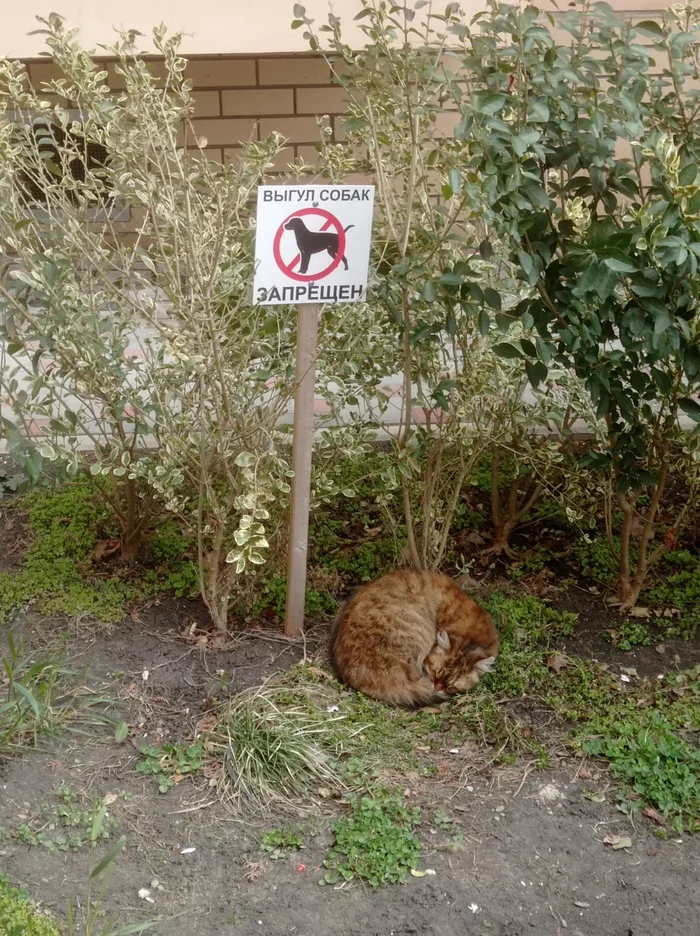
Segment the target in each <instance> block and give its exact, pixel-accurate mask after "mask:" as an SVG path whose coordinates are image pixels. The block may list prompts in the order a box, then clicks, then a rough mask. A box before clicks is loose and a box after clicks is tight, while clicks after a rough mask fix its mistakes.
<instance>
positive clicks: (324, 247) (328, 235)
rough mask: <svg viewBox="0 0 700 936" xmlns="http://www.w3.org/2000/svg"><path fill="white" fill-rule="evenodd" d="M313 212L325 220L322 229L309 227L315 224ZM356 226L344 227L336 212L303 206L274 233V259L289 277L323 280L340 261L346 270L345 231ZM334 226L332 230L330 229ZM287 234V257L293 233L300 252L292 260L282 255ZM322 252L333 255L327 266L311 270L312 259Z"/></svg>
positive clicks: (303, 279) (307, 280) (306, 280)
mask: <svg viewBox="0 0 700 936" xmlns="http://www.w3.org/2000/svg"><path fill="white" fill-rule="evenodd" d="M311 215H316V216H317V218H320V219H321V220H322V222H323V223H322V225H321V227H320V229H319V230H312V229H311V228H310V227H309V226H308V225H312V226H313V224H314V222H313V221H312V220H311V218H310V217H309V216H311ZM304 219H306V220H304ZM307 221H308V225H307ZM316 223H318V221H316ZM354 226H355V225H354V224H348V225H347V227H345V228H344V227H343V226H342V224H341V222H340V221H339V220H338V218H336V217H335V215H332V214H331V213H330V212H329V211H326V210H325V209H323V208H301V209H299V210H298V211H295V212H294V214H291V215H290V216H289V217H288V218H285V220H284V221H283V222H282V224H281V225H280V226H279V228H278V230H277V233H276V234H275V239H274V243H273V253H274V257H275V262H276V264H277V266H278V267H279V269H280V270H281V271H282V272H283V273H284V274H285V275H286V276H289V277H290V278H291V279H294V280H300V281H302V282H311V281H317V280H321V279H324V278H325V277H326V276H328V275H329V274H331V273H332V272H333V271H334V270H335V269H336V268H337V267H338V266H339V265H340V264H341V263H342V264H343V267H344V269H346V270H347V269H348V261H347V257H346V256H345V244H346V238H345V234H346V232H347V231H349V230H350V228H352V227H354ZM331 228H332V229H333V230H331ZM285 234H287V237H286V238H285V245H286V247H285V253H286V254H287V256H289V242H290V237H289V235H292V236H293V238H294V241H293V243H294V242H295V243H296V249H297V251H298V253H296V254H295V255H294V257H293V258H292V259H291V260H289V261H285V260H284V259H283V257H282V250H281V247H282V237H283V235H285ZM323 253H327V254H328V255H329V256H330V258H331V262H330V264H329V265H328V266H326V267H325V268H324V269H321V270H317V271H316V272H314V273H309V272H308V270H309V264H310V263H311V260H312V258H313V257H314V256H315V255H316V254H323ZM300 261H301V262H300ZM297 264H299V272H296V267H297Z"/></svg>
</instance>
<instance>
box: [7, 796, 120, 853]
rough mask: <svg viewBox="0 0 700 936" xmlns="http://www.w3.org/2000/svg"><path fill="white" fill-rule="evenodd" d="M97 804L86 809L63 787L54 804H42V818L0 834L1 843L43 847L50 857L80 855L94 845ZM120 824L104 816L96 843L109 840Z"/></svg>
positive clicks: (78, 799)
mask: <svg viewBox="0 0 700 936" xmlns="http://www.w3.org/2000/svg"><path fill="white" fill-rule="evenodd" d="M93 823H94V804H91V806H90V808H86V805H85V803H84V802H83V800H82V797H81V796H80V795H79V794H78V793H75V792H73V791H72V790H70V789H69V788H68V787H67V786H65V785H61V786H60V787H59V788H58V790H57V791H56V794H55V800H54V802H50V803H42V805H41V808H40V810H39V814H38V815H37V816H35V817H33V818H31V819H28V820H26V821H25V822H22V823H20V825H18V826H17V827H16V828H14V829H11V830H6V829H3V830H0V839H2V838H4V839H5V840H6V841H15V842H22V843H23V844H24V845H30V846H40V847H41V848H44V849H45V850H46V851H47V852H49V854H58V853H59V852H67V851H77V850H78V849H81V848H84V847H86V846H88V845H90V844H91V843H92V841H93V839H92V836H93ZM116 827H117V824H116V822H115V820H114V819H113V818H112V817H111V816H109V815H107V813H106V812H105V816H104V819H103V821H102V823H101V824H100V828H99V834H98V837H97V839H96V841H103V840H107V839H108V838H110V837H111V836H112V835H113V833H114V831H115V829H116Z"/></svg>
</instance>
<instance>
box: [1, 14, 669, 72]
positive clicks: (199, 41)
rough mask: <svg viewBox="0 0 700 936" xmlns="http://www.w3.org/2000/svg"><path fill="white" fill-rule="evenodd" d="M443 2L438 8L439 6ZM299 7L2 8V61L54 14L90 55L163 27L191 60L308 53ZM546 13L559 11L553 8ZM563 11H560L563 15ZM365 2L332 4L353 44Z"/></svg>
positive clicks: (31, 51) (36, 41)
mask: <svg viewBox="0 0 700 936" xmlns="http://www.w3.org/2000/svg"><path fill="white" fill-rule="evenodd" d="M303 2H305V6H306V8H307V10H308V14H309V16H311V17H313V18H314V19H315V20H316V25H320V23H321V22H323V21H325V19H326V15H327V12H328V9H329V0H303ZM611 2H612V5H613V6H614V7H615V8H616V9H618V10H634V11H647V12H649V13H652V12H653V11H655V10H659V9H663V8H665V7H666V6H668V3H667V2H664V0H611ZM441 4H442V0H441V2H440V3H439V4H438V6H440V5H441ZM293 5H294V4H293V0H116V2H109V0H0V25H1V26H2V30H1V31H0V55H2V56H8V57H11V58H34V57H35V56H37V55H39V54H40V53H41V52H42V50H43V48H44V46H43V42H42V37H41V36H30V35H28V33H30V32H31V31H32V30H33V29H36V28H37V25H38V24H37V22H36V19H35V17H36V15H37V14H38V15H41V16H48V14H49V13H51V12H52V11H54V10H56V11H57V12H60V13H61V15H62V16H64V17H65V18H66V20H67V21H68V23H69V24H70V25H71V26H76V27H79V28H80V40H81V42H82V43H83V45H85V46H88V47H93V46H97V45H98V44H108V43H111V42H113V41H114V38H113V37H114V29H115V27H117V28H119V27H124V28H127V29H138V30H140V32H142V33H144V34H145V35H150V32H151V29H152V27H153V26H154V25H157V24H159V23H165V24H166V26H168V28H169V29H171V30H173V31H177V30H182V31H183V32H185V33H188V34H189V35H187V36H186V37H185V40H184V43H183V52H184V53H185V54H186V55H218V54H229V55H233V54H241V53H243V54H248V55H250V54H251V53H252V54H261V53H266V52H278V53H279V52H304V51H308V46H307V44H306V42H305V41H304V39H303V38H302V32H303V30H292V29H290V24H291V21H292V18H293V14H292V8H293ZM542 6H543V7H549V8H550V9H552V8H553V6H552V3H551V2H550V0H542ZM462 7H463V9H464V10H465V12H466V13H467V14H468V15H471V14H473V13H476V12H477V11H478V10H480V9H483V8H484V3H483V0H462ZM565 8H566V6H565V4H560V9H565ZM360 9H361V5H360V0H333V12H334V13H335V14H336V15H337V16H340V17H341V18H342V20H343V21H344V23H345V24H346V26H345V29H346V36H347V39H348V41H352V40H354V39H357V38H358V37H359V35H360V33H359V30H358V29H357V26H356V25H355V24H353V22H352V20H353V17H354V16H355V14H356V13H357V12H358V11H359V10H360Z"/></svg>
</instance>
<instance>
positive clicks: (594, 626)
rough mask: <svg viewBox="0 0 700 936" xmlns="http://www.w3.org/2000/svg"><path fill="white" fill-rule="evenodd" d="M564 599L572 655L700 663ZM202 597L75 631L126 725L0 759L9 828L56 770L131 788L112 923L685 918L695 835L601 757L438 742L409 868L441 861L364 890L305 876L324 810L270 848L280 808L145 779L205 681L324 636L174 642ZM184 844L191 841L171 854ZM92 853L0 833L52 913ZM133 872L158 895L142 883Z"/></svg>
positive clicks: (2, 815) (254, 672)
mask: <svg viewBox="0 0 700 936" xmlns="http://www.w3.org/2000/svg"><path fill="white" fill-rule="evenodd" d="M574 594H576V593H575V592H574ZM572 602H573V605H574V606H571V610H576V611H578V612H579V614H580V615H581V617H580V627H579V628H578V629H577V634H576V637H575V638H573V639H571V640H570V644H569V646H568V647H567V651H568V652H569V653H575V654H578V655H581V656H594V657H596V658H597V659H600V660H606V661H607V662H609V663H610V665H611V666H618V665H620V663H622V665H625V666H636V667H637V668H638V669H639V671H640V673H641V672H657V671H658V672H663V671H665V670H667V669H669V668H671V667H673V666H675V665H676V662H675V661H674V657H675V655H676V654H677V653H678V654H680V655H681V660H680V663H681V665H686V666H690V665H693V664H694V663H696V662H698V660H700V645H699V644H698V642H697V641H696V642H695V643H693V644H679V645H678V646H672V645H670V644H667V645H666V648H665V653H664V654H660V653H658V652H657V651H656V650H655V649H654V648H653V647H647V648H638V649H637V650H635V651H631V652H629V653H622V652H621V651H615V650H613V649H612V648H611V646H610V644H608V643H606V642H605V641H604V640H602V638H601V634H602V632H603V631H604V629H605V627H606V626H609V623H610V614H609V612H608V611H606V610H605V608H604V606H603V604H602V601H600V600H599V599H596V598H595V596H591V595H583V597H579V598H573V599H572ZM577 602H578V605H577ZM559 604H560V606H562V605H563V604H566V601H565V600H564V599H562V600H561V601H559ZM569 604H570V605H571V602H570V603H569ZM576 605H577V606H576ZM196 611H197V609H196V607H193V606H192V605H187V604H185V603H178V604H176V603H164V604H162V605H160V606H155V607H153V608H150V609H148V610H144V611H142V612H140V614H139V615H137V620H133V619H132V620H127V621H126V622H124V623H123V624H120V625H119V626H118V627H116V628H113V629H111V630H107V629H106V628H104V627H99V628H93V629H91V628H86V627H80V628H79V629H78V631H77V632H76V630H75V628H74V629H73V631H72V637H71V639H70V643H69V645H68V647H67V648H66V656H67V658H68V659H70V660H71V663H72V665H74V666H75V667H77V668H81V667H84V668H85V680H86V683H87V684H88V685H90V686H92V687H94V688H95V689H96V690H99V691H103V690H106V691H109V692H110V693H111V695H112V696H113V697H115V698H117V699H119V709H120V711H121V713H122V716H121V717H124V718H125V719H126V720H127V721H128V722H129V723H130V724H131V725H132V726H134V730H133V732H132V738H133V741H132V740H130V741H127V742H126V743H125V744H121V745H118V744H116V743H115V742H114V741H113V738H112V732H111V730H109V729H107V728H105V730H104V732H103V733H102V736H101V737H100V736H98V737H94V736H92V737H90V736H81V735H73V736H71V737H70V738H69V739H67V740H66V741H64V742H62V743H60V744H56V745H55V746H54V748H53V749H52V750H50V751H43V752H39V753H34V754H31V755H29V756H27V757H25V758H22V759H9V760H8V759H6V760H2V759H0V826H5V827H7V828H14V827H16V825H17V823H18V822H20V821H22V820H21V817H23V816H24V817H26V816H32V815H35V814H37V813H38V812H39V810H40V807H41V804H42V803H44V802H46V801H47V798H50V797H51V795H52V791H55V790H56V788H57V787H58V786H59V784H61V783H65V784H66V785H67V786H68V787H70V788H71V789H72V790H75V791H82V792H83V793H85V794H86V795H88V796H89V795H91V794H92V793H95V794H98V795H101V796H104V795H106V794H108V793H113V794H123V793H126V794H128V795H127V796H126V798H119V799H117V800H116V802H114V804H113V805H112V806H111V807H110V810H111V812H112V814H113V816H114V818H115V819H116V821H117V823H118V830H119V832H120V833H123V834H125V835H126V836H127V848H126V850H125V851H124V852H123V853H122V854H121V855H120V857H119V858H118V860H117V862H116V866H115V873H114V876H113V878H112V879H111V882H110V884H109V889H108V893H107V907H108V909H109V910H110V911H111V912H113V913H114V914H116V915H117V916H118V918H119V920H120V922H121V923H122V924H125V923H131V922H135V921H138V920H143V919H148V918H158V919H159V922H158V924H157V926H156V929H155V932H156V933H158V934H162V936H191V934H193V933H196V934H197V936H256V934H265V936H292V934H293V936H432V934H434V936H471V934H480V936H487V934H488V936H524V934H533V936H650V934H654V936H696V934H697V933H698V919H700V890H699V889H698V887H697V881H698V873H699V871H700V837H696V838H692V837H689V836H685V835H684V836H675V835H670V836H669V838H668V839H667V840H666V841H661V840H659V839H658V838H656V837H655V835H654V828H655V827H654V826H653V825H652V823H651V822H650V821H649V820H647V819H644V818H637V819H631V818H629V817H627V816H625V815H623V814H622V813H620V812H619V811H617V809H616V808H615V805H614V793H613V792H612V791H610V789H609V784H608V781H607V779H606V777H605V775H604V774H601V773H598V772H597V771H596V769H595V766H594V765H591V764H584V762H583V761H582V760H581V759H577V758H572V757H569V756H568V755H566V754H565V753H562V755H561V756H560V757H557V756H556V755H555V757H554V758H553V766H552V767H551V768H550V769H548V770H546V771H538V770H536V769H535V765H534V764H533V763H529V762H521V763H517V764H514V765H509V766H508V767H503V768H495V767H491V766H484V763H485V761H486V759H485V758H484V757H483V756H481V755H482V754H483V752H480V751H479V750H478V748H477V746H476V745H473V746H469V745H463V746H462V747H460V749H459V753H456V754H451V753H450V752H449V749H450V740H449V739H448V738H446V739H445V749H444V751H443V752H442V757H443V758H444V761H445V762H446V763H448V764H453V765H454V768H455V769H452V770H451V771H447V773H446V774H445V776H447V777H448V779H447V780H443V781H440V780H435V781H426V780H425V779H424V778H422V777H419V776H418V775H417V774H416V775H415V776H411V775H410V774H409V775H407V776H406V778H405V784H406V794H407V796H408V797H409V798H410V799H411V800H412V801H413V802H415V803H417V804H419V805H421V806H422V807H423V822H422V823H421V827H420V835H421V837H422V839H423V841H424V853H423V860H422V863H421V868H423V869H424V870H425V869H432V870H434V872H435V873H434V874H429V875H427V876H425V877H422V878H409V880H408V882H407V883H406V884H405V885H400V886H392V887H385V888H381V889H379V890H376V891H372V890H371V889H369V888H366V887H365V886H363V885H358V884H353V885H350V886H348V885H346V886H344V887H333V886H326V887H319V881H320V880H321V878H322V867H321V864H322V861H323V858H324V855H325V854H326V852H327V849H328V847H329V845H330V843H331V834H330V831H329V821H330V815H323V816H318V817H316V819H314V820H313V821H312V822H311V824H310V826H309V832H310V834H309V836H308V837H307V840H306V842H307V844H306V847H305V848H304V849H303V850H302V851H301V852H298V853H295V854H292V855H290V856H289V857H288V858H287V859H283V860H280V861H274V862H273V861H270V860H269V859H267V858H265V857H264V856H263V855H262V854H261V852H260V847H259V842H260V837H261V835H262V834H263V832H264V831H266V830H268V829H270V828H272V827H274V826H275V825H279V824H280V822H282V821H284V820H283V818H282V817H279V818H276V817H272V818H269V819H266V820H264V821H262V820H256V821H240V820H239V819H237V818H236V817H235V816H232V815H231V813H229V812H227V811H226V810H225V809H224V808H223V807H222V806H221V805H220V804H219V802H218V801H217V799H216V794H215V792H213V791H212V790H211V789H210V788H209V787H208V785H207V781H206V780H202V781H199V780H198V781H196V782H192V781H191V780H189V779H184V780H183V781H182V782H181V783H179V784H178V785H177V786H176V787H175V788H174V789H173V790H171V791H170V792H168V793H166V794H160V793H158V791H157V789H156V785H155V784H154V782H153V780H152V779H151V778H148V777H143V776H142V775H141V774H139V773H137V772H136V770H135V766H136V763H137V760H138V753H137V751H138V749H139V748H140V746H141V745H142V744H145V743H157V742H159V741H164V740H169V741H175V740H183V741H184V740H187V739H188V738H191V737H192V732H193V730H194V728H195V725H196V723H197V721H198V720H199V719H200V718H201V717H202V715H203V714H204V713H205V712H206V711H207V710H208V709H209V708H210V706H211V704H212V700H213V699H214V698H216V697H220V696H221V695H222V694H228V693H231V692H235V691H238V690H240V689H242V688H244V687H245V686H249V685H254V684H256V683H259V682H260V681H261V680H262V679H264V678H265V677H266V676H268V675H270V674H272V673H273V672H275V671H276V670H277V669H280V668H284V667H287V666H289V665H291V664H292V663H293V662H295V661H297V660H299V659H301V658H302V656H303V655H304V653H306V654H307V655H313V654H314V653H316V652H320V653H321V654H322V653H323V647H324V644H325V638H326V635H327V625H325V624H317V625H315V626H313V627H312V628H311V630H310V632H309V634H308V635H307V639H306V643H305V645H302V644H301V643H295V644H290V643H288V642H287V641H285V640H284V639H283V638H281V637H280V636H279V635H278V633H277V632H276V631H274V630H265V631H261V632H259V633H257V634H245V635H238V636H234V640H233V642H232V645H231V646H230V647H229V648H227V649H224V650H221V651H218V652H214V651H211V650H207V649H204V648H202V647H198V646H193V645H191V644H188V643H186V642H184V641H183V640H182V639H181V635H182V634H183V630H186V629H187V626H188V622H189V621H191V620H192V619H193V617H196V616H197V614H196ZM65 626H66V625H65V622H63V621H55V620H50V619H48V620H47V619H38V618H37V617H32V616H29V617H24V616H23V617H20V618H18V619H16V621H15V622H14V625H13V631H14V632H15V633H17V634H20V635H22V636H24V637H25V638H30V639H31V640H32V641H33V642H34V643H35V644H36V645H37V646H39V645H41V644H42V643H45V642H49V643H50V642H51V641H52V639H55V637H56V636H57V635H58V634H59V633H61V632H63V631H64V630H65ZM145 671H148V677H147V679H144V673H145ZM456 768H459V769H456ZM582 768H583V774H584V776H585V777H586V779H585V780H584V779H582V778H581V777H580V775H579V774H580V772H581V770H582ZM458 775H461V776H460V777H459V782H458V783H457V782H455V778H456V777H457V776H458ZM584 790H588V791H590V790H596V791H603V792H606V793H607V796H606V801H605V802H592V801H591V800H589V799H587V798H584V796H583V793H584ZM438 808H439V809H442V810H444V811H445V812H447V813H448V814H449V815H450V816H452V818H453V820H454V821H455V823H456V824H457V826H458V827H459V830H460V831H461V833H462V840H461V841H460V842H457V843H455V842H454V841H453V839H452V838H451V836H450V835H449V834H448V833H446V832H444V831H442V830H441V829H439V828H436V827H433V826H431V818H432V817H433V814H434V810H435V809H438ZM338 809H342V807H340V806H339V807H338ZM18 817H19V818H18ZM614 834H618V835H629V836H630V838H631V839H632V845H631V847H630V848H629V849H622V850H619V851H614V850H612V849H611V848H610V846H609V845H606V844H604V842H603V839H604V838H605V836H606V835H614ZM184 848H194V849H195V850H194V851H192V852H189V853H187V854H182V850H183V849H184ZM88 865H89V855H88V854H87V850H86V849H80V850H78V851H74V852H68V853H58V854H50V853H48V852H46V851H45V850H44V849H42V848H41V847H39V846H29V845H24V844H21V843H18V842H16V841H10V842H6V843H5V844H0V870H2V871H5V872H7V873H8V874H9V875H10V877H11V878H12V879H13V880H14V881H15V882H18V883H22V884H24V885H26V886H27V887H28V888H29V889H30V890H31V892H32V893H33V894H34V895H35V896H36V897H38V898H39V899H40V901H41V902H42V903H43V905H44V906H45V907H46V908H48V909H49V910H51V911H53V912H55V913H56V914H57V915H59V916H60V915H61V914H62V913H63V911H64V910H65V906H66V900H67V898H69V897H73V899H74V900H77V901H78V902H80V901H82V900H84V896H85V892H86V882H87V872H88ZM142 888H147V889H149V890H150V892H151V897H152V899H153V901H154V902H153V903H148V902H146V901H145V900H144V899H142V898H139V890H140V889H142Z"/></svg>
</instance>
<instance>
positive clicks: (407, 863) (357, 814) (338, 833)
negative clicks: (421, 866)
mask: <svg viewBox="0 0 700 936" xmlns="http://www.w3.org/2000/svg"><path fill="white" fill-rule="evenodd" d="M351 807H352V813H351V815H350V816H348V817H344V818H342V819H337V820H336V821H335V822H334V823H333V824H332V829H333V833H334V835H335V844H334V845H333V848H332V849H331V851H330V852H329V853H328V855H327V857H326V859H325V860H324V862H323V864H324V867H325V868H327V871H326V872H325V874H324V876H323V881H322V883H324V884H335V883H337V882H338V881H350V880H352V879H353V878H357V879H359V880H362V881H366V882H367V883H368V884H371V886H372V887H379V886H380V885H382V884H400V883H401V882H403V881H405V880H406V877H407V876H408V872H409V870H410V869H411V868H416V867H417V866H418V861H419V859H420V852H421V847H420V842H419V841H418V838H417V837H416V835H415V831H414V830H415V828H416V826H417V825H418V823H419V822H420V810H419V809H418V808H417V807H413V808H407V807H405V806H404V805H403V804H402V802H401V799H400V798H399V797H398V796H392V795H376V796H362V797H359V798H353V799H352V800H351Z"/></svg>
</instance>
